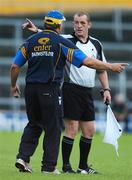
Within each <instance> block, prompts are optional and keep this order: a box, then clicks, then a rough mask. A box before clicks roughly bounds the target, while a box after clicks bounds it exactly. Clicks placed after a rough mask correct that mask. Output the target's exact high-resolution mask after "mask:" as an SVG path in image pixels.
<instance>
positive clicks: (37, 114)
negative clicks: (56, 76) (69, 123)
mask: <svg viewBox="0 0 132 180" xmlns="http://www.w3.org/2000/svg"><path fill="white" fill-rule="evenodd" d="M60 98H61V91H60V87H59V85H58V84H50V85H49V84H27V85H26V88H25V101H26V111H27V115H28V119H29V123H28V124H27V126H26V127H25V129H24V133H23V136H22V139H21V143H20V148H19V154H18V156H17V158H21V159H23V160H25V161H26V162H29V160H30V156H32V154H33V153H34V151H35V149H36V147H37V144H38V140H39V137H40V135H41V133H42V130H44V132H45V134H44V139H43V150H44V153H43V159H42V163H43V164H46V166H53V167H55V166H56V163H57V158H58V152H59V143H60V135H61V121H62V106H61V102H60Z"/></svg>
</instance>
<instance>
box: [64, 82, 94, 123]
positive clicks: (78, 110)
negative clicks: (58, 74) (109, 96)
mask: <svg viewBox="0 0 132 180" xmlns="http://www.w3.org/2000/svg"><path fill="white" fill-rule="evenodd" d="M63 100H64V102H63V105H64V118H66V119H73V120H77V121H80V120H82V121H94V120H95V110H94V103H93V98H92V88H86V87H82V86H79V85H76V84H71V83H64V84H63Z"/></svg>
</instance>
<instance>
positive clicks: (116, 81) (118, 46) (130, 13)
mask: <svg viewBox="0 0 132 180" xmlns="http://www.w3.org/2000/svg"><path fill="white" fill-rule="evenodd" d="M51 9H58V10H61V11H63V12H64V14H65V16H66V18H67V22H66V23H65V24H64V30H63V33H71V32H72V17H73V14H74V13H75V12H77V11H86V12H89V13H90V15H91V20H92V24H93V26H92V29H91V31H90V34H92V35H93V36H94V37H97V38H98V39H100V41H101V42H102V43H103V46H104V52H105V55H106V57H107V60H108V61H109V62H121V61H123V62H128V63H129V64H130V66H129V67H128V68H127V69H126V70H125V71H124V72H123V73H121V74H112V73H109V82H110V87H111V89H112V97H113V96H114V95H115V94H122V95H123V96H124V99H125V102H126V104H127V105H128V107H129V121H128V123H129V132H131V133H132V93H131V92H132V83H131V81H132V67H131V60H132V1H131V0H111V1H110V0H109V1H105V0H89V1H87V0H81V1H79V0H76V1H75V0H72V1H69V0H67V1H64V0H54V1H53V0H45V1H44V0H4V1H3V0H0V130H9V131H10V130H22V129H23V127H24V126H25V123H26V122H27V118H26V114H25V103H24V99H23V94H22V98H21V99H14V98H12V97H11V95H10V74H9V73H10V65H11V62H12V60H13V56H14V55H15V53H16V51H17V49H18V47H19V46H20V44H21V43H22V42H23V40H24V39H25V38H27V37H28V36H29V35H31V34H32V33H31V32H28V31H23V30H22V29H21V24H22V23H23V22H25V18H26V17H28V18H29V19H31V20H32V21H33V22H34V23H35V24H36V25H37V26H39V27H40V28H43V26H42V24H43V17H44V15H45V13H46V12H47V11H49V10H51ZM25 71H26V66H25V67H24V68H23V69H22V72H21V76H20V78H19V81H18V83H19V85H20V87H21V89H22V92H23V88H24V74H25ZM100 88H101V86H100V84H99V82H98V80H96V87H95V89H94V98H95V106H96V124H97V130H98V131H103V130H104V127H105V115H106V113H105V108H106V107H105V105H104V104H103V103H102V101H101V97H100V94H99V91H100Z"/></svg>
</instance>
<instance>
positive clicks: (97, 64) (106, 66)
mask: <svg viewBox="0 0 132 180" xmlns="http://www.w3.org/2000/svg"><path fill="white" fill-rule="evenodd" d="M83 65H85V66H88V67H90V68H93V69H97V70H111V64H110V63H105V62H103V61H100V60H98V59H95V58H89V57H87V58H86V59H85V60H84V61H83Z"/></svg>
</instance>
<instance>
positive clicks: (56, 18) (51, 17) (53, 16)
mask: <svg viewBox="0 0 132 180" xmlns="http://www.w3.org/2000/svg"><path fill="white" fill-rule="evenodd" d="M65 20H66V18H65V17H64V15H63V14H62V13H61V12H60V11H57V10H52V11H49V12H48V13H47V14H46V16H45V18H44V22H45V23H46V24H50V25H53V24H61V23H62V22H63V21H65Z"/></svg>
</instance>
